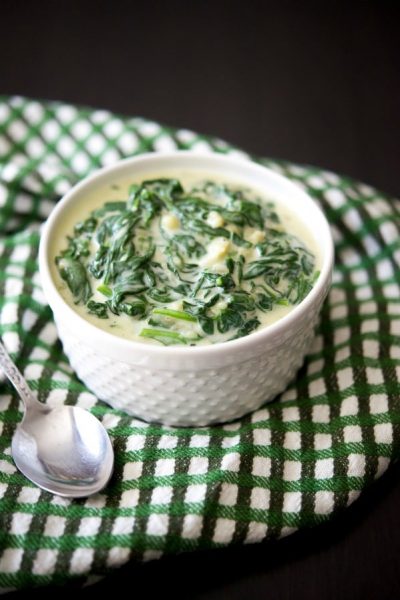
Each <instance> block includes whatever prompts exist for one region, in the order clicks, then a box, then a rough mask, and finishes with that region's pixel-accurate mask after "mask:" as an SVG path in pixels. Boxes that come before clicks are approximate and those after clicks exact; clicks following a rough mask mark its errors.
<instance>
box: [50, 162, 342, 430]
mask: <svg viewBox="0 0 400 600" xmlns="http://www.w3.org/2000/svg"><path fill="white" fill-rule="evenodd" d="M182 169H183V170H185V169H190V171H194V170H202V171H207V172H208V174H209V176H210V178H212V176H213V174H214V176H223V177H226V179H227V181H229V180H235V181H239V182H240V183H242V184H243V185H245V186H249V187H252V188H255V189H256V190H257V189H259V190H265V193H266V194H268V197H270V198H271V199H276V200H277V201H279V202H282V203H284V204H286V205H289V206H290V207H291V210H292V211H293V213H295V214H296V215H297V216H298V218H299V219H300V220H301V221H303V222H304V223H305V224H306V225H307V227H309V228H310V229H311V231H312V232H313V235H314V238H315V242H316V244H317V246H318V247H319V250H320V254H321V257H322V263H321V264H322V268H321V273H320V276H319V278H318V280H317V282H316V283H315V286H314V287H313V289H312V291H311V292H310V293H309V294H308V296H307V297H306V298H305V299H304V300H303V301H302V302H301V303H300V304H299V305H298V306H296V307H295V308H294V309H293V310H292V311H291V312H290V313H289V314H288V315H286V316H285V317H284V318H282V319H281V320H279V321H277V322H276V323H274V324H272V325H270V326H268V327H266V328H265V329H261V330H259V331H256V332H254V333H251V334H250V335H248V336H246V337H243V338H240V339H238V340H234V341H230V342H224V343H219V344H214V345H210V346H199V347H181V346H168V347H164V346H160V347H159V346H157V345H151V344H144V343H140V342H134V341H130V340H126V339H123V338H120V337H117V336H115V335H113V334H111V333H108V332H106V331H104V330H102V329H100V328H97V327H96V326H94V325H92V324H91V323H89V322H88V321H86V320H84V319H83V318H82V317H81V316H79V315H78V314H77V313H76V312H75V311H74V310H73V308H71V307H70V306H68V304H67V303H66V302H65V300H64V299H63V298H62V296H61V295H60V293H59V292H58V290H57V287H56V285H55V282H54V280H53V278H52V269H51V268H50V264H51V263H52V262H53V261H54V255H52V251H51V248H52V239H53V238H54V232H55V230H56V227H57V225H58V224H59V223H60V222H62V220H63V219H64V218H65V216H66V215H68V213H69V211H71V210H73V208H74V206H76V203H81V202H85V197H86V196H87V194H88V192H89V191H90V192H92V191H93V190H95V189H96V187H97V186H104V185H107V184H108V183H111V182H112V181H115V180H116V179H126V178H127V177H129V176H130V175H135V176H136V175H139V176H140V177H142V175H143V178H144V179H145V178H146V176H147V177H148V176H149V175H154V174H155V173H157V172H158V171H165V170H167V171H171V173H173V174H176V172H177V171H179V170H182ZM39 265H40V274H41V280H42V285H43V290H44V293H45V296H46V298H47V300H48V302H49V304H50V306H51V308H52V310H53V313H54V319H55V322H56V325H57V329H58V332H59V336H60V338H61V341H62V343H63V346H64V350H65V353H66V354H67V356H68V357H69V360H70V362H71V365H72V367H73V369H74V370H75V371H76V373H77V375H78V377H79V378H80V379H81V380H82V381H83V382H84V383H85V384H86V385H87V387H88V388H89V389H90V390H92V391H93V392H94V393H95V394H96V396H97V397H98V398H100V399H101V400H104V401H105V402H108V403H109V404H111V406H113V407H115V408H118V409H121V410H124V411H126V412H127V413H129V414H131V415H135V416H137V417H140V418H142V419H144V420H146V421H155V422H161V423H164V424H167V425H183V426H185V425H196V426H200V425H207V424H210V423H218V422H221V421H228V420H231V419H235V418H237V417H240V416H242V415H244V414H245V413H248V412H250V411H252V410H254V409H256V408H258V407H260V406H261V405H262V404H263V403H264V402H267V401H269V400H272V399H273V398H274V397H275V396H276V395H277V394H279V393H280V392H282V391H283V390H284V389H285V388H286V387H287V385H288V383H289V381H290V380H291V379H292V378H293V377H294V375H295V374H296V371H297V370H298V368H299V367H300V366H301V364H302V362H303V360H304V357H305V354H306V352H307V349H308V348H309V346H310V342H311V340H312V338H313V335H314V328H315V326H316V324H317V320H318V315H319V312H320V309H321V305H322V303H323V301H324V299H325V297H326V295H327V293H328V289H329V287H330V283H331V275H332V266H333V243H332V237H331V233H330V229H329V226H328V223H327V221H326V219H325V217H324V215H323V213H322V212H321V210H320V209H319V208H318V206H317V205H316V204H315V202H314V201H313V200H312V199H311V198H310V197H309V196H308V195H307V194H306V193H305V192H304V191H302V190H301V189H300V187H298V186H296V185H295V184H293V183H291V182H290V181H289V180H287V179H286V178H284V177H282V176H280V175H277V174H276V173H274V172H272V171H270V170H269V169H267V168H265V167H262V166H260V165H257V164H255V163H252V162H250V161H246V160H241V159H236V158H230V157H229V156H223V155H220V154H204V155H198V154H194V153H191V152H174V153H171V154H147V155H141V156H138V157H134V158H130V159H126V160H123V161H121V162H119V163H118V164H116V165H114V166H112V167H109V168H105V169H102V170H100V171H98V172H97V173H95V174H94V175H92V176H91V177H89V178H87V179H85V180H83V181H82V182H81V183H79V184H78V185H76V186H75V187H74V188H73V189H72V190H71V191H70V192H68V193H67V194H66V196H65V197H64V198H63V199H62V200H61V201H60V202H59V203H58V204H57V206H56V207H55V209H54V210H53V212H52V214H51V215H50V217H49V219H48V221H47V223H46V225H45V227H44V230H43V234H42V238H41V243H40V250H39Z"/></svg>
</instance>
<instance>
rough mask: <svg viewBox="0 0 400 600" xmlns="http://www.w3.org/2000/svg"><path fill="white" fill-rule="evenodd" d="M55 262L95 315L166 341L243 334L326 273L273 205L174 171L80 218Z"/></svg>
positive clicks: (142, 336)
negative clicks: (186, 180)
mask: <svg viewBox="0 0 400 600" xmlns="http://www.w3.org/2000/svg"><path fill="white" fill-rule="evenodd" d="M121 195H122V194H121ZM56 265H57V269H58V272H59V274H60V276H61V278H62V280H63V281H64V282H65V284H66V286H67V288H68V290H69V293H70V295H71V296H72V298H73V302H74V303H75V304H76V305H77V306H80V307H84V310H85V312H86V314H87V315H88V316H89V319H90V320H91V321H92V322H93V318H94V319H95V320H96V321H97V323H98V324H99V325H100V326H103V327H105V328H107V327H106V325H108V329H109V331H111V332H113V331H114V333H116V334H117V335H118V334H121V332H122V331H123V335H124V337H130V338H131V339H136V340H143V341H152V342H153V343H154V342H156V343H160V344H164V345H171V344H186V345H191V346H195V345H198V344H205V343H215V342H219V341H228V340H234V339H237V338H240V337H242V336H245V335H247V334H249V333H251V332H252V331H255V330H257V329H258V328H260V327H265V326H266V325H268V324H269V323H270V322H272V321H274V320H276V319H277V318H280V317H281V316H283V315H284V314H286V313H287V312H288V311H289V310H290V309H291V308H292V307H293V306H294V305H296V304H298V303H299V302H301V301H302V300H303V298H304V297H305V296H306V295H307V294H308V293H309V291H310V290H311V288H312V286H313V283H314V281H315V279H316V277H317V276H318V272H317V271H316V260H315V256H314V254H313V252H312V251H311V250H310V248H309V247H307V246H306V244H305V243H304V242H303V241H301V240H300V239H299V238H298V237H297V236H295V235H293V233H291V232H289V231H287V230H286V228H285V227H284V226H283V223H282V220H281V218H280V216H279V211H278V210H277V207H276V206H275V205H274V204H273V203H272V202H265V201H262V200H261V199H259V198H257V197H256V196H255V194H254V193H252V192H251V191H249V190H247V189H242V188H238V187H236V186H235V187H234V186H230V185H227V184H223V183H216V182H213V181H202V182H201V183H196V184H194V185H191V186H185V187H184V186H183V184H182V183H181V182H180V181H179V180H178V179H169V178H159V179H151V180H147V181H143V182H142V183H135V184H132V185H130V186H129V190H128V194H127V198H123V199H121V200H110V201H107V202H105V203H104V204H103V205H102V206H101V207H99V208H96V209H95V210H93V211H92V212H91V213H90V214H89V215H88V217H87V218H86V219H84V220H81V221H80V222H78V223H76V224H75V226H74V228H73V231H72V232H71V233H70V235H69V236H68V237H67V242H66V245H65V247H64V248H62V249H61V250H60V251H59V252H58V255H57V257H56ZM274 315H276V316H274Z"/></svg>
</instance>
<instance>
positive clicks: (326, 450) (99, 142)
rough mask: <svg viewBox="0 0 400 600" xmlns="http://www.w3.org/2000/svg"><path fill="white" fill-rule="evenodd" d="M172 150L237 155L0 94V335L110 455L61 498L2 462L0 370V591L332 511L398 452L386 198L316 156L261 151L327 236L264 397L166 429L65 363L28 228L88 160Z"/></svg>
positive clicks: (10, 425)
mask: <svg viewBox="0 0 400 600" xmlns="http://www.w3.org/2000/svg"><path fill="white" fill-rule="evenodd" d="M176 148H179V149H190V150H192V151H193V152H204V151H217V152H223V153H229V154H236V155H242V156H246V155H244V154H243V153H241V152H240V151H239V150H237V149H234V148H231V147H230V146H229V145H227V144H225V143H223V142H222V141H220V140H216V139H210V138H206V137H203V136H199V135H197V134H195V133H193V132H191V131H187V130H178V131H176V130H172V129H169V128H166V127H163V126H160V125H159V124H157V123H154V122H151V121H147V120H144V119H141V118H133V119H127V118H121V117H119V116H116V115H113V114H111V113H109V112H106V111H100V110H96V111H91V110H86V109H80V108H76V107H74V106H69V105H64V104H57V103H38V102H33V101H30V100H26V99H23V98H19V97H14V98H0V288H1V289H0V334H1V336H2V338H3V340H4V343H5V345H6V347H7V348H8V350H9V352H10V353H11V355H12V356H13V358H14V359H15V361H16V362H17V364H18V366H19V367H20V369H21V370H22V371H23V372H24V374H25V377H26V378H27V380H28V382H29V384H30V386H31V388H32V389H33V390H34V392H35V394H37V396H38V398H39V400H41V401H42V402H47V403H49V404H50V405H53V406H55V405H59V404H62V403H66V404H77V405H79V406H82V407H84V408H87V409H89V410H90V411H91V412H92V413H93V414H95V415H96V416H97V417H99V418H100V419H101V420H102V421H103V423H104V425H105V426H106V427H107V429H108V431H109V433H110V435H111V438H112V440H113V444H114V447H115V453H116V466H115V475H114V477H113V479H112V481H111V483H110V485H109V486H108V487H107V489H106V490H105V491H104V493H101V494H98V495H96V496H94V497H91V498H89V499H85V500H66V499H62V498H60V497H57V496H53V495H52V494H50V493H47V492H44V491H41V490H39V489H38V488H37V487H35V486H34V485H33V484H31V483H30V482H29V481H27V480H26V479H25V478H24V477H23V475H21V474H20V473H19V472H18V471H17V470H16V468H15V466H14V464H13V461H12V459H11V453H10V443H11V437H12V435H13V432H14V430H15V427H16V424H17V422H18V421H19V420H20V419H21V416H22V412H21V410H22V407H21V404H20V402H19V400H18V397H17V396H16V394H15V393H14V392H13V390H12V389H11V388H10V386H9V385H8V384H7V383H6V382H5V381H4V380H0V432H1V437H0V440H1V445H0V586H2V587H3V588H15V587H23V586H31V585H37V584H49V583H62V582H65V581H67V580H71V579H74V578H75V579H81V580H82V582H83V581H85V580H86V579H87V578H88V577H89V576H91V575H99V574H104V573H105V572H107V571H108V570H110V569H113V568H116V567H118V566H120V565H122V564H123V563H125V562H126V561H128V560H146V559H154V558H158V557H160V556H162V555H163V554H168V553H176V552H180V551H187V550H196V549H199V548H215V547H219V546H226V545H228V544H244V543H252V542H260V541H261V540H265V539H273V538H279V537H282V536H285V535H288V534H290V533H292V532H294V531H296V530H297V529H299V528H303V527H309V526H312V525H316V524H318V523H321V522H322V521H326V520H327V519H329V518H331V517H332V515H333V514H334V513H336V512H337V511H338V510H340V509H343V508H344V507H346V506H348V505H349V504H350V503H351V502H353V501H354V500H355V498H357V496H358V495H359V494H360V492H361V491H362V490H363V489H364V488H365V487H366V486H367V485H368V484H370V483H371V482H372V481H373V480H374V479H376V478H377V477H379V476H380V475H381V474H382V473H383V472H384V471H385V470H386V469H387V467H388V465H389V463H390V462H391V461H392V460H393V459H395V458H396V457H398V456H399V453H400V449H399V442H400V429H399V423H400V392H399V379H400V337H399V336H400V293H399V285H400V276H399V263H400V235H399V226H400V204H399V203H397V202H396V200H393V199H392V198H389V197H387V196H385V195H384V194H381V193H379V192H377V191H376V190H374V189H372V188H370V187H368V186H366V185H362V184H359V183H357V182H355V181H353V180H350V179H347V178H343V177H339V176H338V175H335V174H333V173H328V172H325V171H321V170H318V169H315V168H310V167H306V168H304V167H299V166H295V165H292V164H288V163H282V162H275V161H269V160H262V161H260V162H262V163H263V164H265V165H267V166H269V167H271V168H272V169H274V170H276V171H277V172H279V173H283V174H284V175H286V176H288V177H289V178H290V179H292V180H293V181H295V182H297V183H298V184H299V185H300V186H302V187H304V188H305V189H306V190H307V191H308V192H309V193H310V194H311V195H312V196H313V197H314V198H315V199H316V200H317V201H318V202H319V204H320V205H321V206H322V208H323V210H324V211H325V214H326V215H327V217H328V219H329V221H330V223H331V226H332V231H333V235H334V238H335V244H336V267H335V273H334V283H333V287H332V291H331V293H330V295H329V297H328V300H327V302H326V303H325V306H324V309H323V313H322V319H321V323H320V326H319V329H318V331H317V335H316V338H315V341H314V343H313V345H312V347H311V349H310V352H309V354H308V356H307V359H306V362H305V364H304V366H303V367H302V369H301V370H300V372H299V374H298V376H297V379H296V380H295V381H293V383H292V384H291V385H290V386H289V388H288V389H287V390H286V391H285V392H284V393H283V394H282V395H281V396H280V397H278V398H277V400H276V401H275V402H273V403H272V404H269V405H267V406H265V407H264V408H262V409H260V410H258V411H256V412H254V413H253V414H251V415H248V416H246V417H245V418H243V419H241V420H240V421H236V422H234V423H230V424H227V425H222V426H214V427H205V428H198V429H193V428H180V429H172V428H168V427H162V426H159V425H149V424H147V423H144V422H142V421H139V420H137V419H134V418H132V417H129V416H127V415H126V414H124V413H123V412H119V411H117V410H113V409H111V408H109V407H108V406H106V405H105V404H103V403H102V402H98V401H97V399H96V397H95V396H94V395H93V394H92V393H90V392H89V391H88V390H87V389H86V388H85V386H84V385H83V384H82V383H81V382H80V381H79V380H78V379H77V378H76V376H75V375H74V373H73V371H72V370H71V367H70V366H69V364H68V361H67V359H66V357H65V355H64V354H63V351H62V348H61V345H60V343H59V341H58V339H57V332H56V329H55V326H54V323H53V319H52V314H51V311H50V309H49V307H48V306H47V304H46V301H45V299H44V297H43V294H42V290H41V286H40V279H39V276H38V270H37V260H36V257H37V249H38V241H39V232H40V225H41V223H42V222H43V220H44V219H45V218H46V217H47V215H48V214H49V212H50V211H51V209H52V207H53V206H54V204H55V203H56V202H57V200H58V199H59V198H60V196H61V195H62V194H64V193H65V192H66V191H67V190H68V189H69V188H70V187H71V186H72V185H73V184H74V183H75V182H76V181H78V180H79V179H80V178H82V177H84V176H85V175H87V174H88V173H90V172H92V171H93V170H95V169H97V168H98V167H101V166H103V165H109V164H112V163H114V162H115V161H117V160H118V159H120V158H122V157H124V156H130V155H133V154H138V153H141V152H145V151H165V150H172V149H176ZM249 377H251V373H249Z"/></svg>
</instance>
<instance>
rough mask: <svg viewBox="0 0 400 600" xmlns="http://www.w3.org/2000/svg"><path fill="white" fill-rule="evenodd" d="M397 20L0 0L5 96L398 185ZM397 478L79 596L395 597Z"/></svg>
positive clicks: (299, 5)
mask: <svg viewBox="0 0 400 600" xmlns="http://www.w3.org/2000/svg"><path fill="white" fill-rule="evenodd" d="M399 17H400V10H399V9H398V8H396V3H395V2H393V3H389V2H380V3H378V2H376V3H373V2H352V3H351V2H350V3H337V2H336V3H325V2H322V3H320V4H318V3H315V4H314V3H313V4H310V3H307V2H295V1H294V2H284V1H281V2H279V4H278V3H277V2H276V3H275V2H256V1H249V0H247V1H246V0H242V2H239V1H234V0H231V1H229V2H228V1H226V2H222V1H219V0H214V1H210V2H207V1H202V2H200V1H195V0H192V1H190V0H186V1H183V0H182V1H180V2H178V1H176V0H169V1H167V0H165V1H163V2H161V1H160V2H154V1H149V2H146V3H144V2H143V3H142V2H132V1H131V2H123V1H118V0H114V1H109V2H103V1H101V0H99V1H97V2H89V1H87V0H86V1H85V0H81V1H73V0H70V1H69V2H65V1H60V0H59V1H56V0H54V1H48V0H41V1H36V2H33V1H31V2H30V1H29V0H26V1H21V0H12V1H11V0H0V94H21V95H25V96H31V97H35V98H39V99H40V98H42V99H52V100H61V101H67V102H73V103H78V104H83V105H89V106H94V107H99V108H106V109H109V110H112V111H116V112H119V113H122V114H126V115H130V116H143V117H147V118H151V119H155V120H157V121H159V122H162V123H165V124H167V125H171V126H177V127H185V128H189V129H193V130H195V131H197V132H200V133H206V134H211V135H215V136H219V137H221V138H223V139H225V140H226V141H228V142H231V143H233V144H235V145H237V146H239V147H242V148H243V149H245V150H247V151H249V152H252V153H255V154H259V155H263V156H268V157H271V158H282V159H287V160H290V161H294V162H298V163H303V164H304V163H306V164H307V163H308V164H313V165H316V166H320V167H323V168H327V169H331V170H333V171H336V172H339V173H341V174H346V175H350V176H352V177H355V178H357V179H360V180H363V181H364V182H366V183H369V184H371V185H373V186H376V187H378V188H380V189H381V190H382V191H385V192H388V193H391V194H396V195H399V194H400V174H399V159H400V135H399V133H400V35H399ZM399 475H400V468H399V466H395V467H392V469H391V470H390V471H389V473H387V474H386V475H385V476H384V477H383V478H382V479H381V480H380V481H379V482H377V483H376V484H375V486H373V487H372V488H371V489H370V490H369V491H367V492H365V494H364V495H363V496H362V498H361V499H360V500H359V501H357V502H356V503H355V505H353V507H351V508H350V509H349V510H347V511H345V512H344V513H343V514H342V515H339V516H338V517H337V518H336V519H334V520H333V522H331V523H330V524H328V525H327V526H323V527H319V528H317V529H315V530H312V531H307V532H302V533H300V534H296V535H293V536H291V537H290V538H287V539H286V540H282V541H280V542H278V543H270V544H264V545H258V546H253V547H243V548H234V549H227V550H221V551H215V552H203V553H195V554H193V555H184V556H179V557H172V558H167V559H163V560H160V561H156V562H153V563H149V564H146V565H128V566H127V567H126V568H124V569H122V570H121V571H119V572H116V573H115V574H113V575H111V576H110V577H108V578H107V579H106V580H105V581H103V582H101V583H99V584H96V585H95V586H93V587H91V588H88V589H86V590H84V591H82V592H80V591H73V592H72V593H73V594H74V595H75V596H78V597H84V598H89V597H90V598H92V597H93V598H94V597H95V594H98V593H99V591H102V590H104V591H106V592H108V593H113V592H114V593H115V590H117V589H119V590H122V589H124V592H123V593H124V594H127V593H130V594H131V595H132V596H137V597H142V596H143V595H146V596H149V597H150V598H151V597H153V596H154V595H155V594H157V595H159V596H161V595H164V596H167V595H169V592H172V593H173V594H174V596H175V598H177V599H178V598H182V599H184V598H190V599H192V598H193V599H196V600H200V599H207V600H212V599H214V598H215V599H216V600H217V599H221V598H230V599H231V600H234V599H235V598H242V597H243V596H246V597H247V598H248V599H249V600H250V599H252V598H256V599H257V598H273V599H278V600H286V599H292V598H293V599H298V600H301V599H303V598H307V600H314V599H318V600H320V599H321V598H323V599H324V600H325V599H327V600H330V599H332V600H336V599H338V598H340V599H341V600H346V599H347V598H349V599H350V598H351V599H352V600H359V599H363V600H368V599H369V598H377V599H378V598H379V599H380V600H394V599H397V598H399V597H400V483H399ZM143 589H144V590H146V591H145V592H143V593H142V591H141V590H143ZM41 594H42V598H47V597H48V598H50V596H53V595H54V590H50V589H46V590H44V591H43V592H41ZM13 597H14V598H15V600H17V598H25V597H28V592H26V593H18V594H15V595H14V596H13Z"/></svg>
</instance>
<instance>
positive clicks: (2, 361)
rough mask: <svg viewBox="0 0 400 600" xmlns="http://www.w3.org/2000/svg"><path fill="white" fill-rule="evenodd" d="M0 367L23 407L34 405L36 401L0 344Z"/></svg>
mask: <svg viewBox="0 0 400 600" xmlns="http://www.w3.org/2000/svg"><path fill="white" fill-rule="evenodd" d="M0 367H1V368H2V369H3V371H4V373H5V375H6V376H7V377H8V379H9V380H10V382H11V383H12V384H13V386H14V387H15V389H16V390H17V392H18V394H19V395H20V396H21V399H22V400H23V402H24V404H25V406H28V405H31V404H36V403H37V400H36V399H35V398H34V397H33V395H32V392H31V389H30V387H29V386H28V384H27V382H26V381H25V379H24V378H23V376H22V374H21V373H20V371H19V370H18V369H17V367H16V365H15V364H14V363H13V361H12V360H11V358H10V356H9V354H8V352H7V350H6V349H5V348H4V346H3V344H2V343H1V342H0Z"/></svg>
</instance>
